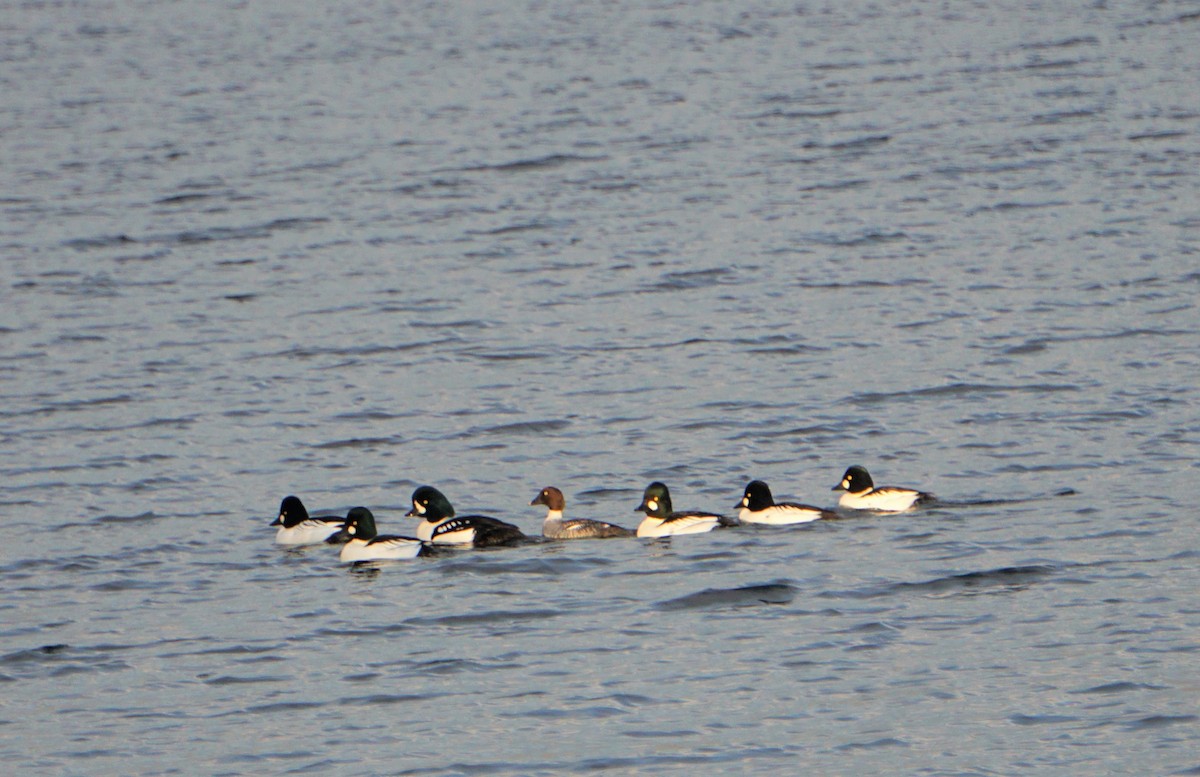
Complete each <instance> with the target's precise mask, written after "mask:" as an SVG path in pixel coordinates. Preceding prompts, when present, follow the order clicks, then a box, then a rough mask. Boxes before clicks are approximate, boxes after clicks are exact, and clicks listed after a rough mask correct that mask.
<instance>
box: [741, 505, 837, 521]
mask: <svg viewBox="0 0 1200 777" xmlns="http://www.w3.org/2000/svg"><path fill="white" fill-rule="evenodd" d="M820 519H821V511H820V510H806V509H805V508H803V507H795V506H793V505H772V506H770V507H768V508H766V509H765V510H757V511H755V510H750V509H747V508H745V507H743V508H742V509H741V510H740V511H738V520H739V521H741V522H742V523H764V524H770V525H772V526H783V525H785V524H789V523H810V522H812V521H819V520H820Z"/></svg>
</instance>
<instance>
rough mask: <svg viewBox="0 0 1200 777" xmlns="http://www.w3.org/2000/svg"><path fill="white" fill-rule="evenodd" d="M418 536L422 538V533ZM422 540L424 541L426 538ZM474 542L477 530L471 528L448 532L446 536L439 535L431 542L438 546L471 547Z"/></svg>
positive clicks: (418, 533)
mask: <svg viewBox="0 0 1200 777" xmlns="http://www.w3.org/2000/svg"><path fill="white" fill-rule="evenodd" d="M417 536H418V537H420V536H421V534H420V532H417ZM421 539H424V537H422V538H421ZM474 541H475V529H474V528H473V527H470V526H468V527H467V528H465V529H459V530H458V531H448V532H446V533H445V534H439V535H438V536H436V537H433V538H432V540H431V542H433V543H434V544H436V545H470V544H471V543H472V542H474Z"/></svg>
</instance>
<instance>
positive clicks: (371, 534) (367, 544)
mask: <svg viewBox="0 0 1200 777" xmlns="http://www.w3.org/2000/svg"><path fill="white" fill-rule="evenodd" d="M342 533H344V534H345V535H346V536H345V539H346V544H345V545H343V546H342V552H341V555H340V556H339V558H340V559H341V561H342V562H343V563H351V562H354V561H380V560H384V559H405V558H416V557H417V556H419V555H421V551H422V549H424V547H425V543H424V542H421V541H420V540H419V539H417V538H416V537H402V536H399V535H380V534H379V532H377V531H376V529H375V516H374V515H373V514H372V513H371V511H370V510H368V509H367V508H365V507H354V508H351V509H350V512H348V513H346V520H345V523H344V527H343V528H342Z"/></svg>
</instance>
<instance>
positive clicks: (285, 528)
mask: <svg viewBox="0 0 1200 777" xmlns="http://www.w3.org/2000/svg"><path fill="white" fill-rule="evenodd" d="M343 523H345V520H344V519H343V518H342V517H341V516H334V515H326V516H321V517H318V518H310V517H309V516H308V510H305V509H304V503H303V502H301V501H300V498H299V497H295V496H285V497H284V498H283V501H282V502H280V503H279V515H278V517H276V518H275V520H273V521H271V524H270V525H271V526H278V527H279V531H277V532H275V542H277V543H279V544H280V545H317V544H320V543H322V542H330V543H332V542H340V540H338V539H335V538H336V537H337V536H338V533H339V532H340V531H341V530H342V524H343Z"/></svg>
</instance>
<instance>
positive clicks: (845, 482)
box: [831, 464, 875, 494]
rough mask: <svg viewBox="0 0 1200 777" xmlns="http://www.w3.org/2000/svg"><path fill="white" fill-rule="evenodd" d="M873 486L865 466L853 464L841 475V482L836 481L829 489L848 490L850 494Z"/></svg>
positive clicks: (873, 483)
mask: <svg viewBox="0 0 1200 777" xmlns="http://www.w3.org/2000/svg"><path fill="white" fill-rule="evenodd" d="M874 487H875V481H874V480H871V475H870V473H868V472H867V468H866V467H860V466H859V465H857V464H855V465H854V466H853V467H851V468H850V469H848V470H846V474H844V475H842V482H841V483H838V484H837V485H836V486H834V487H833V488H832V489H831V490H832V491H849V492H850V493H852V494H857V493H859V492H861V491H870V490H871V489H872V488H874Z"/></svg>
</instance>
